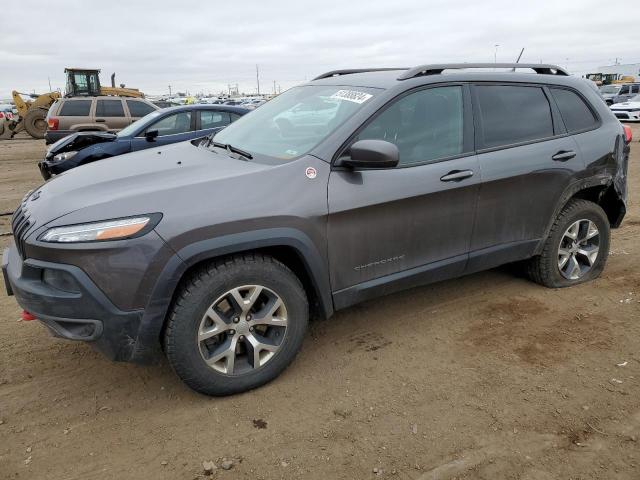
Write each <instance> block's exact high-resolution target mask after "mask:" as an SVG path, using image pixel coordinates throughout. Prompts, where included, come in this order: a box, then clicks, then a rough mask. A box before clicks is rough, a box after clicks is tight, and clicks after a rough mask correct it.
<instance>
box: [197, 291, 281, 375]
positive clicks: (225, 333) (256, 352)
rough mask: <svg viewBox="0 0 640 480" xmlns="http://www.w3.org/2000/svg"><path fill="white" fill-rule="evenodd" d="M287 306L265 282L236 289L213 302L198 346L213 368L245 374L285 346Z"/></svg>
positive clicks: (203, 322) (221, 371) (226, 372)
mask: <svg viewBox="0 0 640 480" xmlns="http://www.w3.org/2000/svg"><path fill="white" fill-rule="evenodd" d="M287 322H288V317H287V309H286V307H285V304H284V302H283V301H282V299H281V298H280V296H279V295H278V294H276V293H275V292H274V291H272V290H270V289H268V288H266V287H264V286H261V285H244V286H241V287H237V288H233V289H231V290H229V291H227V292H226V293H224V294H223V295H221V296H220V297H218V299H217V300H216V301H215V302H213V304H212V305H211V306H210V307H209V308H208V309H207V311H206V312H205V314H204V316H203V317H202V320H201V321H200V325H199V328H198V335H197V340H196V341H197V347H198V350H199V351H200V355H201V356H202V358H203V359H204V361H205V362H206V363H207V365H209V367H211V368H212V369H214V370H216V371H218V372H220V373H224V374H226V375H242V374H246V373H249V372H251V371H253V370H255V369H257V368H260V367H262V366H264V365H265V364H266V363H267V362H269V361H270V360H271V359H272V358H273V356H274V355H275V354H276V353H277V352H278V350H279V349H280V347H281V346H282V342H283V340H284V337H285V332H286V329H287Z"/></svg>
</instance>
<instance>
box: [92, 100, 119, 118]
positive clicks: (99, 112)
mask: <svg viewBox="0 0 640 480" xmlns="http://www.w3.org/2000/svg"><path fill="white" fill-rule="evenodd" d="M96 117H124V108H123V107H122V100H98V101H97V102H96Z"/></svg>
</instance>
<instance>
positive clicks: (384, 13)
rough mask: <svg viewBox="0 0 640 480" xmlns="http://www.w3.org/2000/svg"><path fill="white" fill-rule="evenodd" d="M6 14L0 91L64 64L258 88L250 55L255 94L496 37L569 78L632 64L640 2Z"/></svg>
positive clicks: (301, 1) (155, 5)
mask: <svg viewBox="0 0 640 480" xmlns="http://www.w3.org/2000/svg"><path fill="white" fill-rule="evenodd" d="M3 1H4V0H3ZM6 1H8V0H6ZM5 10H6V9H5ZM10 10H11V12H10V15H4V16H3V19H4V22H3V23H4V28H3V29H2V34H1V35H0V98H4V97H8V96H9V94H10V92H11V90H14V89H16V90H20V91H27V92H31V91H33V90H35V91H36V92H38V93H43V92H46V91H48V90H49V80H48V79H50V81H51V86H52V87H53V88H54V89H56V88H62V89H63V88H64V68H65V67H86V68H100V69H101V70H102V73H101V81H102V83H103V84H109V76H110V75H111V73H112V72H116V74H117V77H116V79H117V82H118V83H126V84H127V85H128V86H131V87H137V88H140V89H141V90H143V91H144V92H145V93H148V94H165V93H168V85H171V87H172V90H173V92H176V91H186V90H188V91H189V92H191V93H197V92H212V93H214V92H215V93H217V92H219V91H220V90H226V89H227V85H228V84H229V83H232V84H235V83H238V84H239V86H240V90H241V91H245V92H255V90H256V75H255V73H256V72H255V65H256V64H258V65H259V68H260V88H261V91H273V82H274V81H275V82H276V84H277V85H281V86H282V89H283V90H284V89H285V88H288V87H290V86H292V85H295V84H297V83H300V82H304V81H305V80H309V79H311V78H313V76H314V75H317V74H320V73H322V72H324V71H327V70H333V69H337V68H350V67H376V66H412V65H416V64H421V63H431V62H465V61H478V62H479V61H484V62H493V60H494V52H495V45H496V44H499V45H500V46H499V47H498V49H497V59H498V61H499V62H500V61H504V62H507V61H514V60H515V58H516V57H517V55H518V53H519V51H520V49H521V48H522V47H525V53H524V56H523V59H522V61H523V62H536V63H537V62H540V61H541V60H542V61H543V62H545V63H556V64H560V65H562V66H564V67H567V68H568V69H569V70H570V71H571V72H573V73H584V72H587V71H594V70H595V68H596V67H597V66H600V65H608V64H612V63H613V62H614V61H615V59H616V57H618V59H620V60H621V61H622V62H623V63H634V62H640V0H617V1H615V2H605V1H595V0H553V1H549V0H536V1H524V0H457V1H456V0H454V1H451V0H446V1H445V0H386V1H377V0H350V1H345V0H340V1H334V0H322V1H317V0H316V1H313V2H311V1H306V0H298V1H296V0H289V1H281V0H270V1H259V2H258V1H255V2H249V1H241V0H236V1H224V2H222V1H190V0H180V1H165V0H155V1H138V0H136V1H129V2H120V1H117V0H109V1H102V2H89V1H86V0H51V1H42V0H41V1H32V0H20V1H18V2H12V3H11V9H10ZM5 13H8V12H5ZM19 21H20V24H18V22H19Z"/></svg>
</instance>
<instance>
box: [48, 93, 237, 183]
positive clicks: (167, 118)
mask: <svg viewBox="0 0 640 480" xmlns="http://www.w3.org/2000/svg"><path fill="white" fill-rule="evenodd" d="M118 102H120V103H118ZM56 103H57V105H54V106H52V107H51V110H49V115H48V117H47V121H48V122H49V125H50V126H51V125H52V124H53V125H54V126H56V127H58V126H60V125H62V126H63V129H62V130H58V129H57V128H56V129H54V130H49V131H47V133H46V138H47V141H49V142H50V141H52V140H54V139H58V140H57V141H56V142H55V143H54V144H53V145H52V146H51V147H50V148H49V150H48V151H47V153H46V155H45V158H44V160H43V161H42V162H40V163H39V164H38V166H39V168H40V172H41V174H42V176H43V178H44V179H45V180H47V179H49V178H50V177H51V175H57V174H60V173H62V172H65V171H67V170H70V169H71V168H74V167H77V166H80V165H84V164H86V163H91V162H94V161H96V160H102V159H105V158H109V157H114V156H116V155H122V154H124V153H129V152H134V151H137V150H144V149H146V148H150V147H158V146H161V145H167V144H170V143H177V142H183V141H186V140H193V139H195V138H200V137H205V136H207V135H210V134H212V133H215V132H217V131H219V130H221V129H222V128H224V127H226V126H227V125H229V124H230V123H232V122H234V121H235V120H237V119H238V118H240V117H241V116H242V115H244V114H245V113H247V112H248V111H249V110H247V109H246V108H239V107H231V106H226V105H185V106H180V107H171V108H165V109H161V110H160V109H157V108H155V106H153V105H151V104H149V103H148V102H143V101H141V100H139V99H135V100H132V99H128V98H127V99H117V100H114V99H113V97H108V98H102V97H96V98H94V99H81V100H79V99H73V98H70V99H61V100H59V101H58V102H56ZM104 104H108V105H110V106H108V107H105V106H104ZM101 105H102V106H101ZM125 108H126V109H125ZM105 109H110V110H109V111H108V112H107V113H109V115H104V113H105ZM145 111H150V113H147V115H145V116H144V117H142V118H141V119H139V120H137V121H133V120H135V117H132V114H142V113H143V112H145ZM70 112H71V113H73V115H65V113H70ZM80 113H82V114H86V115H87V116H81V115H77V114H80ZM98 113H102V114H103V115H100V116H99V117H96V115H97V114H98ZM114 113H118V114H119V115H117V116H114ZM100 120H104V121H102V122H101V121H100ZM131 121H133V123H131ZM125 124H126V126H125ZM120 126H123V127H124V128H121V129H119V128H118V127H120Z"/></svg>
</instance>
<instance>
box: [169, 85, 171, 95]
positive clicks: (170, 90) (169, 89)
mask: <svg viewBox="0 0 640 480" xmlns="http://www.w3.org/2000/svg"><path fill="white" fill-rule="evenodd" d="M169 96H171V85H169Z"/></svg>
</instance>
